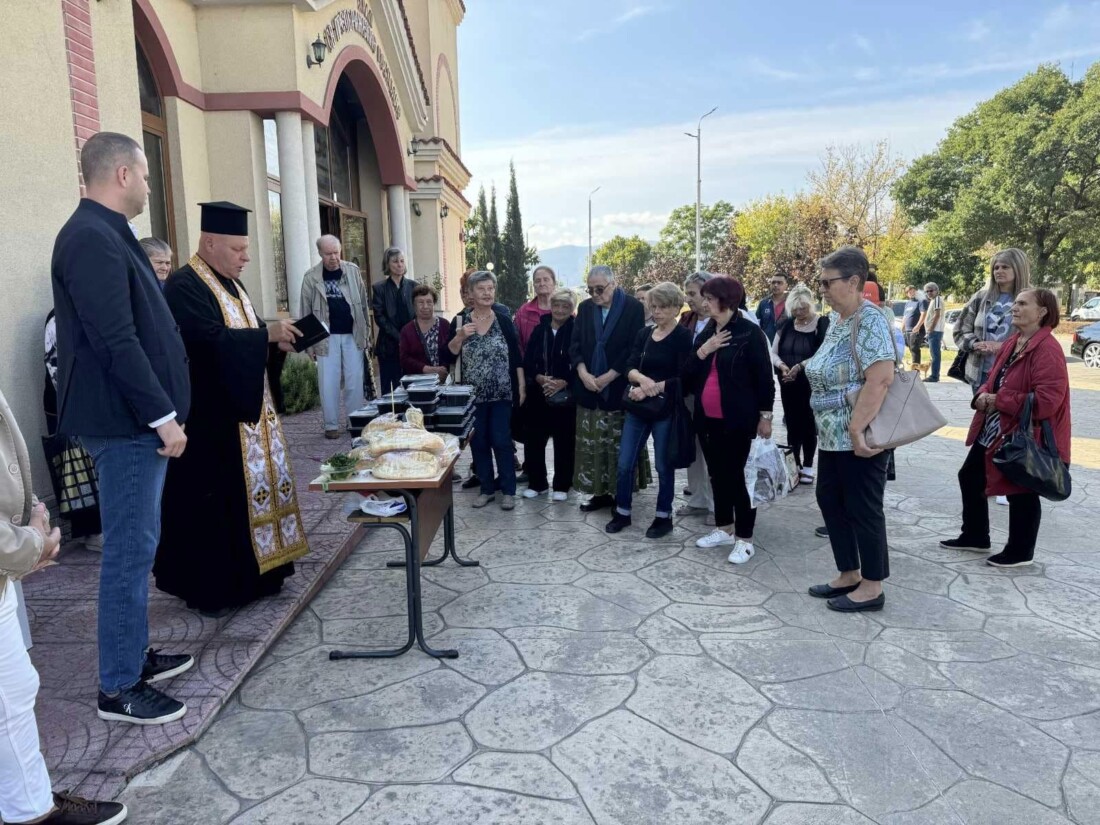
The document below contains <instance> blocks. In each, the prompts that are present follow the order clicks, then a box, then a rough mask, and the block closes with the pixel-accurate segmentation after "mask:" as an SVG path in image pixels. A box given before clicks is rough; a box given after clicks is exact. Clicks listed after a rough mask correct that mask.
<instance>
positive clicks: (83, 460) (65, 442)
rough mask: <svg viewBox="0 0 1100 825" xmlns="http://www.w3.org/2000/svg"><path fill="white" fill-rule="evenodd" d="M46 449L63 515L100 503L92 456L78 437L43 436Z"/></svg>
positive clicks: (60, 510) (44, 450)
mask: <svg viewBox="0 0 1100 825" xmlns="http://www.w3.org/2000/svg"><path fill="white" fill-rule="evenodd" d="M42 451H43V452H44V453H45V454H46V465H47V466H48V467H49V469H50V481H52V482H53V492H54V496H55V497H56V498H57V506H58V511H59V513H60V515H62V516H69V515H71V514H72V513H75V512H78V511H80V510H87V509H89V508H92V507H98V506H99V482H98V481H97V480H96V474H95V464H93V463H92V457H91V456H90V455H88V453H87V451H85V449H84V448H83V447H81V446H80V442H78V441H77V440H76V439H75V438H67V437H64V436H56V435H53V436H42Z"/></svg>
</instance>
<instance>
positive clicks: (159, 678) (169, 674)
mask: <svg viewBox="0 0 1100 825" xmlns="http://www.w3.org/2000/svg"><path fill="white" fill-rule="evenodd" d="M194 666H195V657H194V656H192V657H191V658H190V659H188V660H187V661H186V662H184V663H183V664H182V665H180V666H179V667H174V668H172V669H171V670H166V671H164V672H163V673H158V674H157V675H156V676H150V677H149V678H148V679H146V680H145V683H146V684H148V685H154V684H156V683H157V682H163V681H165V680H166V679H173V678H175V677H176V676H179V675H180V674H181V673H186V672H187V671H189V670H190V669H191V668H193V667H194Z"/></svg>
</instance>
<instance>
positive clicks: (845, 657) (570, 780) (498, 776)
mask: <svg viewBox="0 0 1100 825" xmlns="http://www.w3.org/2000/svg"><path fill="white" fill-rule="evenodd" d="M1073 369H1074V370H1075V371H1079V370H1083V369H1084V368H1083V367H1081V366H1079V365H1075V366H1074V367H1073ZM931 391H932V393H933V395H934V396H935V397H936V398H937V399H938V400H939V401H941V402H942V403H943V407H944V409H945V410H947V411H948V412H949V415H950V418H951V422H952V424H954V425H955V426H963V425H964V423H965V421H966V420H967V419H968V417H969V416H968V411H967V403H968V391H967V390H966V388H965V387H963V386H961V385H959V384H955V383H954V382H947V383H944V384H941V385H939V386H933V387H932V388H931ZM1098 398H1100V394H1098V393H1097V392H1095V391H1093V390H1076V391H1075V395H1074V401H1073V402H1074V412H1075V417H1074V421H1075V425H1076V426H1075V433H1076V434H1077V435H1079V436H1083V437H1097V436H1100V415H1098V414H1097V412H1096V411H1097V410H1098V409H1100V404H1098V403H1097V401H1098ZM962 456H963V448H962V446H961V445H960V443H959V442H957V441H955V440H952V439H948V438H939V437H934V438H930V439H926V440H925V441H923V442H921V443H920V444H918V445H915V446H913V447H910V448H906V449H904V450H902V451H900V452H899V454H898V465H899V466H898V476H899V478H898V481H897V482H896V483H892V484H890V485H889V487H888V492H887V496H888V501H887V506H888V508H889V509H888V511H887V513H888V522H889V532H890V538H891V564H892V569H893V575H892V577H891V579H890V581H889V583H888V584H887V585H886V592H887V608H886V609H885V610H884V611H883V612H881V613H877V614H871V615H857V616H844V615H838V614H835V613H830V612H828V611H827V610H825V606H824V604H823V603H822V602H820V601H817V600H814V599H811V598H810V597H808V596H807V595H806V594H805V590H806V586H807V585H808V584H811V583H815V582H820V581H825V580H826V579H828V578H830V577H831V576H832V574H833V564H832V557H831V554H830V551H829V547H828V544H827V542H824V541H821V540H818V539H815V538H814V536H813V528H814V527H815V526H817V525H818V524H819V523H820V521H821V520H820V516H819V514H818V512H817V508H816V504H815V503H814V496H813V492H812V490H808V489H799V490H797V491H796V492H795V493H794V494H792V495H791V496H790V497H789V498H787V499H786V500H783V501H781V502H779V503H778V504H776V505H774V506H772V507H769V508H768V509H767V510H765V511H763V512H762V513H761V515H760V519H759V522H758V527H757V536H756V546H757V555H756V557H755V558H754V559H753V560H752V562H751V563H749V564H746V565H744V566H741V567H734V566H732V565H730V564H728V563H727V562H726V561H725V554H724V553H722V552H721V551H718V550H712V551H702V550H698V549H696V548H695V547H694V544H693V540H694V539H695V538H696V537H697V536H698V535H700V534H701V533H702V532H703V531H704V530H705V528H704V527H703V525H702V523H701V521H700V520H698V519H687V520H683V521H680V522H679V523H678V524H677V527H676V530H675V532H674V534H673V535H671V536H669V537H668V539H667V540H665V541H660V542H652V541H646V540H644V539H643V537H642V530H643V529H644V526H645V522H646V521H647V519H646V517H645V514H646V513H648V512H649V511H650V510H651V508H652V506H653V498H654V494H653V492H652V491H650V492H649V493H648V494H645V495H642V496H640V497H639V501H638V506H637V510H638V521H639V522H640V523H641V526H635V527H634V528H632V529H629V530H627V531H625V532H624V533H622V534H619V535H618V536H608V535H606V534H605V533H604V532H603V530H602V527H603V524H604V522H605V521H606V519H607V517H606V515H603V514H599V515H595V516H589V517H587V518H586V517H585V516H584V514H582V513H580V512H579V510H578V509H577V503H576V502H575V501H570V502H569V503H562V504H551V503H549V502H547V501H546V500H545V499H538V500H535V501H533V502H531V501H526V500H523V501H521V503H520V504H519V506H517V508H516V510H515V511H514V512H513V513H502V512H501V511H500V510H498V509H495V508H487V509H485V510H482V511H474V510H472V509H470V508H469V496H470V494H468V493H467V494H463V495H462V497H461V500H460V503H459V504H458V515H459V517H460V518H459V524H458V543H459V549H460V551H461V552H463V553H465V554H467V555H469V556H471V557H473V558H477V559H479V560H481V562H482V567H481V568H480V569H469V570H460V569H458V568H456V567H455V566H453V565H452V564H446V565H444V566H443V567H442V568H436V569H434V570H429V571H426V572H425V573H424V578H425V580H426V581H425V585H424V600H425V610H426V624H427V627H428V628H429V632H430V633H431V634H432V635H433V636H434V639H435V642H436V643H437V644H438V645H448V646H452V645H453V646H454V647H456V648H458V650H459V651H460V653H461V656H460V658H458V659H457V660H453V661H445V662H441V661H437V660H434V659H431V658H429V657H427V656H425V655H423V654H422V653H420V652H412V653H409V654H407V655H405V656H403V657H401V658H399V659H396V660H389V661H376V662H369V661H339V662H330V661H329V660H328V658H327V656H326V653H327V651H329V650H331V649H333V648H334V647H342V648H349V647H353V646H355V645H359V644H364V643H367V644H371V645H379V646H381V645H386V644H390V643H393V642H395V641H397V640H398V638H399V637H400V636H401V635H402V633H403V632H404V631H403V627H402V622H403V619H402V617H401V616H400V615H399V614H400V613H401V609H402V605H403V584H402V573H400V572H398V571H391V570H386V569H385V567H384V565H385V562H386V561H387V560H388V559H392V558H393V557H394V556H395V554H396V552H397V544H396V542H395V541H394V540H393V539H389V538H387V539H383V538H381V537H380V536H377V535H375V536H372V537H371V538H370V540H369V541H368V542H366V543H364V544H363V545H362V546H360V547H359V548H358V549H357V550H356V551H355V552H354V553H353V554H352V555H351V556H350V557H349V558H348V560H347V561H346V563H345V564H344V565H343V567H342V568H341V569H340V570H339V571H338V572H337V573H336V575H335V576H334V577H333V578H332V580H331V581H330V582H329V583H328V585H327V586H326V587H325V589H324V591H323V592H322V593H320V594H319V595H318V596H317V597H316V598H315V599H314V600H313V602H312V604H311V605H310V607H309V609H308V610H306V611H304V612H303V613H302V614H301V616H300V617H299V618H298V619H297V621H295V623H294V624H293V625H292V626H291V628H290V629H289V630H288V631H287V632H286V633H285V634H284V635H283V637H282V638H281V639H280V640H279V642H278V643H277V644H276V645H275V646H274V647H273V648H272V649H271V650H270V651H269V653H268V654H267V655H266V656H265V657H264V659H263V660H262V662H261V663H260V665H259V667H258V668H257V669H256V671H255V672H253V673H252V674H251V675H250V676H249V677H248V678H247V680H246V681H245V683H244V685H243V687H242V688H241V690H240V691H239V692H238V693H237V694H236V695H235V696H234V697H233V699H232V700H230V702H229V704H228V705H227V707H226V708H225V709H224V710H223V711H222V713H221V715H220V716H219V718H218V719H217V721H216V723H215V724H214V725H213V726H212V728H211V729H210V730H209V731H208V732H207V733H206V734H205V735H204V736H203V737H202V738H201V739H200V740H199V741H198V742H197V743H196V744H195V745H194V746H193V747H190V748H188V749H187V750H186V751H184V752H182V753H179V754H177V755H176V756H174V757H172V758H171V759H170V760H168V761H167V762H165V763H164V764H162V765H159V766H157V767H156V768H154V769H152V770H150V771H148V772H146V773H144V774H142V775H141V776H139V777H138V778H137V779H136V780H135V781H133V782H132V783H131V784H130V786H129V787H128V788H127V789H126V791H125V792H124V793H123V795H122V798H123V799H124V800H125V801H126V802H127V803H128V804H129V805H130V807H131V811H132V814H131V820H130V821H132V822H134V823H154V822H157V823H172V825H188V823H196V825H197V824H199V823H201V825H218V824H220V823H229V822H232V823H234V825H261V823H266V824H267V825H276V824H277V825H294V824H295V823H309V824H310V825H329V823H333V824H335V823H345V825H367V823H372V824H373V823H380V822H384V823H386V825H414V823H416V824H417V825H420V824H421V823H447V824H448V825H465V823H478V825H506V824H507V825H513V823H524V825H535V823H547V825H550V823H553V824H554V825H571V824H572V823H599V825H617V824H618V823H628V825H642V824H643V823H661V825H694V824H695V823H699V825H704V824H705V825H714V824H715V823H738V824H739V825H740V824H741V823H761V822H765V823H767V825H811V824H820V825H825V823H828V825H857V823H871V822H877V823H884V824H886V825H924V824H925V823H927V825H944V824H945V823H948V824H953V823H974V824H975V825H977V824H978V823H985V824H987V825H1007V824H1009V823H1028V825H1054V823H1065V822H1070V821H1072V822H1078V823H1098V822H1100V645H1098V643H1097V642H1098V640H1100V547H1098V545H1097V542H1096V538H1095V533H1096V515H1095V514H1096V508H1095V506H1091V507H1090V506H1089V504H1088V502H1089V500H1090V493H1091V494H1093V499H1092V500H1095V494H1096V493H1100V472H1097V471H1096V470H1090V469H1079V470H1076V471H1075V479H1074V480H1075V488H1076V489H1075V493H1074V496H1073V498H1072V499H1071V500H1069V501H1067V502H1065V503H1063V504H1059V505H1050V504H1047V503H1044V505H1043V506H1044V522H1043V529H1042V532H1041V535H1040V545H1041V546H1040V549H1039V552H1038V560H1039V563H1037V564H1036V565H1035V566H1033V567H1030V568H1024V569H1021V570H1018V571H1012V572H1008V571H999V570H995V569H993V568H990V567H987V566H985V565H984V564H983V563H982V560H981V557H980V556H974V555H971V554H959V553H953V552H947V551H943V550H941V549H939V548H938V546H937V542H938V541H939V540H940V539H941V538H943V537H947V536H953V535H955V532H956V530H957V528H958V513H959V499H958V490H957V486H956V483H955V480H954V473H955V471H956V469H957V467H958V466H959V464H960V463H961V461H962ZM992 510H993V513H992V516H993V519H994V524H995V528H996V529H995V536H996V541H998V542H1003V541H1004V539H1005V530H1006V526H1007V524H1006V520H1007V508H1002V507H996V506H994V507H992Z"/></svg>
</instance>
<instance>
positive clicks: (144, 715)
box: [98, 682, 187, 725]
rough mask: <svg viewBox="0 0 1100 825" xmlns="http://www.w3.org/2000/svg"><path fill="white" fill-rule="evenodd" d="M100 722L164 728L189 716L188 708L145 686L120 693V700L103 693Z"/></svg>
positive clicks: (139, 685) (100, 696)
mask: <svg viewBox="0 0 1100 825" xmlns="http://www.w3.org/2000/svg"><path fill="white" fill-rule="evenodd" d="M98 713H99V718H100V719H106V720H108V721H110V722H130V723H131V724H134V725H163V724H164V723H165V722H174V721H176V720H177V719H179V718H180V717H181V716H183V714H185V713H187V705H185V704H184V703H183V702H180V701H179V700H177V699H173V698H172V697H171V696H168V695H167V694H164V693H161V692H160V691H159V690H157V689H156V688H155V687H152V686H151V685H147V684H146V683H145V682H138V683H137V684H136V685H134V686H133V687H131V688H127V689H126V690H123V691H120V692H119V694H118V696H108V695H107V694H106V693H104V692H103V691H100V692H99V711H98Z"/></svg>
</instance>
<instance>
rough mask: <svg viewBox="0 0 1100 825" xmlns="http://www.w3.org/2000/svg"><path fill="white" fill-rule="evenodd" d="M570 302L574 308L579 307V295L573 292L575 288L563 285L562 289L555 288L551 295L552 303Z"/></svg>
mask: <svg viewBox="0 0 1100 825" xmlns="http://www.w3.org/2000/svg"><path fill="white" fill-rule="evenodd" d="M558 302H568V303H569V306H571V307H573V309H576V308H577V296H576V295H575V294H574V293H573V290H571V289H566V288H565V287H562V288H561V289H555V290H554V293H553V294H552V295H551V296H550V303H551V304H554V303H558Z"/></svg>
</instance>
